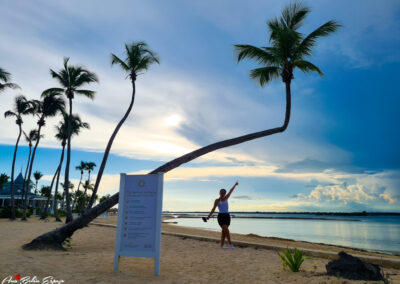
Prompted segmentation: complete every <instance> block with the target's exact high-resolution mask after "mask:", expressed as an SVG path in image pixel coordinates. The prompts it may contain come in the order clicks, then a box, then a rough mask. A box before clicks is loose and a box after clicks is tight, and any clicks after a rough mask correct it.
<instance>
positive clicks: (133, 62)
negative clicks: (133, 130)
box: [88, 41, 160, 208]
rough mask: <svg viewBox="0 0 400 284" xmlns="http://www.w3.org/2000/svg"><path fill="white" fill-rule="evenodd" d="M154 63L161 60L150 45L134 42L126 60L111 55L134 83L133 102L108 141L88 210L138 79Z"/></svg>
mask: <svg viewBox="0 0 400 284" xmlns="http://www.w3.org/2000/svg"><path fill="white" fill-rule="evenodd" d="M153 63H158V64H159V63H160V59H159V57H158V55H157V54H156V53H154V52H153V51H151V50H150V48H149V47H148V45H147V44H146V43H145V42H143V41H140V42H133V43H132V44H125V59H124V60H122V59H120V58H119V57H118V56H116V55H115V54H113V53H112V54H111V64H112V65H114V64H117V65H119V66H120V67H121V68H122V70H124V71H125V72H126V73H127V74H128V76H129V78H130V79H131V83H132V96H131V102H130V104H129V107H128V109H127V111H126V112H125V115H124V116H123V117H122V119H121V121H120V122H119V123H118V124H117V126H116V128H115V129H114V132H113V134H112V135H111V137H110V140H109V141H108V144H107V147H106V150H105V151H104V156H103V160H102V162H101V165H100V168H99V172H98V173H97V177H96V183H95V185H94V189H93V195H92V197H91V198H90V201H89V204H88V208H92V206H93V203H94V197H95V196H96V194H97V191H98V189H99V185H100V181H101V178H102V176H103V171H104V168H105V167H106V163H107V159H108V155H109V153H110V150H111V146H112V144H113V142H114V139H115V137H116V136H117V133H118V131H119V129H120V128H121V126H122V124H123V123H124V122H125V120H126V119H127V118H128V115H129V113H130V112H131V110H132V107H133V103H134V102H135V93H136V86H135V82H136V78H137V76H138V75H139V74H140V73H141V72H144V71H146V70H148V69H149V67H150V65H151V64H153Z"/></svg>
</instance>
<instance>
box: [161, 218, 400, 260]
mask: <svg viewBox="0 0 400 284" xmlns="http://www.w3.org/2000/svg"><path fill="white" fill-rule="evenodd" d="M207 214H208V213H179V212H174V213H168V214H167V215H171V216H174V217H176V218H175V219H174V220H168V221H176V222H178V224H177V225H179V226H186V227H194V228H201V229H208V230H214V231H220V227H219V225H218V222H217V218H216V216H217V214H214V218H210V220H209V221H208V222H207V223H205V222H203V221H202V220H201V216H206V215H207ZM231 215H232V216H233V217H232V220H231V225H230V227H229V230H230V231H231V232H232V233H238V234H256V235H259V236H263V237H279V238H285V239H293V240H297V241H307V242H313V243H323V244H330V245H338V246H344V247H352V248H358V249H364V250H369V251H377V252H384V253H391V254H397V255H400V216H396V215H394V216H387V215H378V216H332V215H317V214H279V213H273V214H271V213H231Z"/></svg>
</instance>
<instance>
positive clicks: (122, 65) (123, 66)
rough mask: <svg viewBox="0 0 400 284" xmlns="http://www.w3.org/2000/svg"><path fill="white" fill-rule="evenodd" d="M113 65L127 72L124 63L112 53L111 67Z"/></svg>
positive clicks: (127, 67)
mask: <svg viewBox="0 0 400 284" xmlns="http://www.w3.org/2000/svg"><path fill="white" fill-rule="evenodd" d="M114 64H118V65H119V66H120V67H121V68H122V69H124V70H125V71H127V72H129V66H128V65H126V63H125V62H124V61H123V60H122V59H121V58H119V57H118V56H116V55H115V54H114V53H111V65H114Z"/></svg>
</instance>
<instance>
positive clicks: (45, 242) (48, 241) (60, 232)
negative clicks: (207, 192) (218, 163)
mask: <svg viewBox="0 0 400 284" xmlns="http://www.w3.org/2000/svg"><path fill="white" fill-rule="evenodd" d="M290 109H291V94H290V82H289V83H286V111H285V122H284V123H283V125H282V126H281V127H276V128H272V129H268V130H265V131H260V132H255V133H251V134H248V135H244V136H240V137H236V138H233V139H228V140H224V141H221V142H217V143H214V144H211V145H208V146H206V147H203V148H200V149H198V150H195V151H193V152H191V153H188V154H186V155H183V156H181V157H179V158H177V159H175V160H173V161H171V162H169V163H166V164H164V165H163V166H161V167H159V168H157V169H155V170H153V171H151V172H150V173H149V174H154V173H159V172H163V173H166V172H168V171H170V170H172V169H174V168H176V167H179V166H180V165H181V164H183V163H187V162H189V161H191V160H193V159H196V158H198V157H200V156H202V155H205V154H207V153H209V152H212V151H215V150H218V149H221V148H225V147H229V146H233V145H237V144H240V143H243V142H247V141H250V140H253V139H256V138H261V137H265V136H268V135H272V134H276V133H280V132H283V131H285V130H286V128H287V126H288V125H289V120H290ZM118 197H119V193H115V194H114V195H112V196H111V197H110V198H108V199H106V200H105V201H103V202H102V203H100V204H98V205H96V206H95V207H93V208H92V209H90V210H89V211H87V212H86V213H85V214H83V215H82V216H80V217H78V218H77V219H75V220H73V221H72V222H70V223H68V224H66V225H64V226H62V227H61V228H58V229H56V230H54V231H51V232H48V233H45V234H43V235H41V236H39V237H37V238H35V239H34V240H32V241H31V242H30V243H27V244H25V245H23V248H24V249H63V247H62V243H63V242H64V240H65V239H66V238H68V237H71V236H72V234H73V233H74V232H75V231H76V230H78V229H81V228H83V227H85V226H87V224H89V223H90V222H91V221H92V220H93V219H95V218H96V217H97V216H99V215H100V214H102V213H103V212H105V211H106V210H107V209H109V208H111V207H113V206H114V205H116V204H117V203H118Z"/></svg>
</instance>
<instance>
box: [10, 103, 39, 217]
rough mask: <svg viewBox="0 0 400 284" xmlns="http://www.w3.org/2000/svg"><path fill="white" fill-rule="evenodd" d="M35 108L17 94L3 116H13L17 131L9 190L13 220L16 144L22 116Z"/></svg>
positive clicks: (20, 132) (30, 112) (20, 130)
mask: <svg viewBox="0 0 400 284" xmlns="http://www.w3.org/2000/svg"><path fill="white" fill-rule="evenodd" d="M34 110H35V108H34V106H33V105H32V102H30V101H28V100H27V99H26V98H25V97H24V96H23V95H20V96H17V97H16V98H15V103H14V107H13V110H12V111H11V110H9V111H6V112H5V113H4V117H15V118H16V120H15V123H16V124H17V125H18V129H19V133H18V138H17V142H16V143H15V148H14V156H13V162H12V166H11V181H10V190H11V218H10V219H11V220H15V204H14V203H15V201H14V168H15V160H16V158H17V151H18V144H19V140H20V138H21V134H22V123H23V120H22V116H23V115H27V114H33V112H34Z"/></svg>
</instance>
